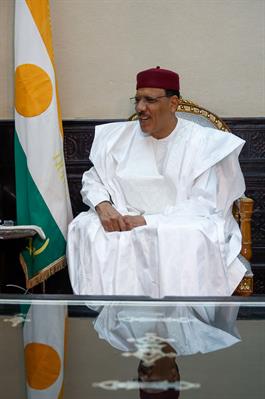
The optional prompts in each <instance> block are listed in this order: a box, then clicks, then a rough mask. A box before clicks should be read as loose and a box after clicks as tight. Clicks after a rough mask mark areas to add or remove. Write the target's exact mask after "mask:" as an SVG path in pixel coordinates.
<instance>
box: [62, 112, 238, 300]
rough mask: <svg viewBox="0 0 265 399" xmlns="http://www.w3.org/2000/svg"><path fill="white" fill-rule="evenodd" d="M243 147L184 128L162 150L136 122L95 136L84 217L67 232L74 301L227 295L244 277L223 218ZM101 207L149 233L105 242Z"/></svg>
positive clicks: (234, 237) (234, 236) (234, 191)
mask: <svg viewBox="0 0 265 399" xmlns="http://www.w3.org/2000/svg"><path fill="white" fill-rule="evenodd" d="M243 144H244V141H243V140H241V139H239V138H238V137H236V136H234V135H232V134H230V133H223V132H220V131H217V130H215V129H210V128H201V127H200V126H199V125H196V124H194V123H192V122H189V121H185V120H182V119H178V123H177V127H176V129H175V130H174V131H173V132H172V133H171V135H170V136H169V138H167V139H166V140H165V139H164V140H162V141H161V140H156V139H154V138H153V137H151V136H148V135H146V134H143V133H142V132H141V130H140V128H139V124H138V122H125V123H114V124H109V125H101V126H98V127H97V129H96V135H95V139H94V143H93V146H92V150H91V161H92V162H93V164H94V168H92V169H90V170H89V171H87V172H85V174H84V176H83V188H82V191H81V193H82V197H83V201H84V202H85V203H86V204H88V205H90V206H91V209H90V210H89V211H88V212H83V213H82V214H80V215H79V216H78V217H77V218H75V220H74V221H73V222H72V223H71V224H70V226H69V234H68V264H69V273H70V279H71V283H72V286H73V289H74V292H75V293H78V294H91V295H92V294H94V295H96V294H98V295H102V294H103V295H104V294H107V295H116V294H117V295H148V296H152V297H164V296H168V295H198V296H200V295H210V296H211V295H213V296H214V295H221V296H225V295H231V294H232V292H233V291H234V289H235V288H236V286H237V285H238V283H239V282H240V281H241V279H242V278H243V276H244V273H245V267H244V266H243V265H242V263H241V262H240V261H239V260H238V259H237V255H238V254H239V252H240V249H241V234H240V231H239V228H238V225H237V223H236V222H235V220H234V218H233V216H232V213H231V207H232V204H233V202H234V200H235V199H237V198H239V197H240V196H241V195H242V194H243V193H244V190H245V184H244V179H243V175H242V172H241V170H240V166H239V162H238V155H239V153H240V150H241V148H242V146H243ZM161 153H162V157H161ZM104 200H108V201H109V200H111V201H112V202H113V205H114V206H115V208H116V209H117V210H118V211H119V212H120V213H121V214H138V215H139V214H142V215H143V216H144V217H145V219H146V222H147V225H146V226H142V227H138V228H135V229H133V230H132V231H128V232H112V233H107V232H105V231H104V229H103V227H102V226H101V223H100V220H99V218H98V216H97V214H96V212H95V210H94V206H95V205H97V203H99V202H101V201H104Z"/></svg>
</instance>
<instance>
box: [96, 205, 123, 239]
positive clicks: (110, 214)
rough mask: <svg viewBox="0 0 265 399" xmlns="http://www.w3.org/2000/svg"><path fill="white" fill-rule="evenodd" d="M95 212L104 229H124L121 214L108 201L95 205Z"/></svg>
mask: <svg viewBox="0 0 265 399" xmlns="http://www.w3.org/2000/svg"><path fill="white" fill-rule="evenodd" d="M95 209H96V212H97V214H98V216H99V219H100V221H101V224H102V226H103V227H104V230H106V231H108V232H110V231H126V225H125V223H124V221H123V216H122V215H121V214H120V213H119V212H118V211H116V209H115V208H114V207H113V206H112V205H111V203H110V202H107V201H104V202H101V203H100V204H98V205H97V206H96V208H95Z"/></svg>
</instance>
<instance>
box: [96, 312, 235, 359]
mask: <svg viewBox="0 0 265 399" xmlns="http://www.w3.org/2000/svg"><path fill="white" fill-rule="evenodd" d="M237 314H238V306H232V305H229V306H223V307H222V306H217V307H216V306H211V305H208V306H207V305H204V306H199V305H198V306H185V305H178V306H176V305H173V306H165V305H162V304H161V305H159V306H142V305H139V306H138V307H137V306H111V305H107V306H104V307H103V309H102V310H101V312H100V314H99V316H98V318H97V319H96V321H95V324H94V327H95V330H96V331H97V333H98V335H99V337H100V338H102V339H104V340H106V341H107V342H108V343H109V344H110V345H112V346H114V347H115V348H117V349H119V350H122V351H136V348H137V342H134V341H132V338H133V339H134V340H139V339H140V338H142V337H145V336H147V334H148V333H152V334H155V335H157V336H158V337H160V338H161V339H162V341H164V342H168V343H169V344H170V345H171V346H172V347H173V348H174V349H175V351H176V353H177V355H191V354H195V353H208V352H212V351H216V350H219V349H224V348H226V347H229V346H231V345H234V344H236V343H238V342H239V341H240V336H239V333H238V331H237V328H236V324H235V323H236V318H237Z"/></svg>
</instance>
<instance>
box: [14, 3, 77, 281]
mask: <svg viewBox="0 0 265 399" xmlns="http://www.w3.org/2000/svg"><path fill="white" fill-rule="evenodd" d="M15 108H16V109H15V125H16V134H15V161H16V196H17V221H18V224H20V225H29V224H30V225H38V226H40V227H41V228H42V229H43V231H44V233H45V235H46V238H45V240H42V239H41V238H40V237H36V238H34V239H33V240H30V241H29V244H28V246H27V249H26V250H25V251H23V253H22V254H21V257H20V260H21V264H22V266H23V269H24V272H25V275H26V281H27V288H31V287H33V286H34V285H36V284H38V283H40V282H41V281H43V280H45V279H46V278H48V277H49V276H50V275H51V274H53V273H54V272H56V271H58V270H60V269H61V268H62V267H63V266H64V263H65V246H66V232H67V224H68V222H69V221H70V219H71V217H72V214H71V206H70V200H69V194H68V187H67V181H66V173H65V164H64V157H63V132H62V125H61V119H60V115H59V103H58V98H57V92H56V80H55V72H54V64H53V50H52V41H51V28H50V16H49V4H48V1H47V0H17V2H16V17H15Z"/></svg>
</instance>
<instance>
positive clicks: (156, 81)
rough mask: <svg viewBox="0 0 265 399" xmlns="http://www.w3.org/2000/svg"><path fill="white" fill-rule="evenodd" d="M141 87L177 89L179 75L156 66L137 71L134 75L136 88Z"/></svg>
mask: <svg viewBox="0 0 265 399" xmlns="http://www.w3.org/2000/svg"><path fill="white" fill-rule="evenodd" d="M143 87H153V88H158V89H168V90H177V91H178V90H179V75H178V74H177V73H176V72H173V71H169V70H168V69H162V68H160V67H159V66H157V67H156V68H151V69H146V70H145V71H142V72H139V73H138V74H137V77H136V90H138V89H141V88H143Z"/></svg>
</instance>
